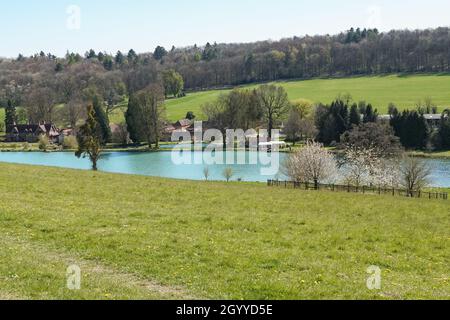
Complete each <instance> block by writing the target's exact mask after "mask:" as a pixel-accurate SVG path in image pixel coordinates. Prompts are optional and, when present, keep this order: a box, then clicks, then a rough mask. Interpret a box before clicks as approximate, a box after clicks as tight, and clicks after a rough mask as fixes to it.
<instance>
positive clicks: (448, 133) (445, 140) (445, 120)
mask: <svg viewBox="0 0 450 320" xmlns="http://www.w3.org/2000/svg"><path fill="white" fill-rule="evenodd" d="M439 138H440V143H441V148H443V149H447V150H448V149H450V109H447V110H445V111H444V113H443V114H442V120H441V124H440V126H439Z"/></svg>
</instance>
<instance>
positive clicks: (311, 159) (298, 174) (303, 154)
mask: <svg viewBox="0 0 450 320" xmlns="http://www.w3.org/2000/svg"><path fill="white" fill-rule="evenodd" d="M284 171H285V173H286V175H287V176H289V177H290V178H291V179H292V180H293V181H297V182H312V183H314V186H315V188H316V189H318V187H319V183H323V182H332V181H334V179H335V178H336V176H337V171H338V169H337V162H336V159H335V157H334V155H333V154H332V153H331V152H330V151H328V150H327V149H325V148H324V147H323V145H322V144H320V143H317V142H314V141H309V142H307V143H306V146H305V147H304V148H302V149H301V150H300V151H298V152H296V153H294V154H292V155H290V156H289V157H288V159H287V160H286V161H285V163H284Z"/></svg>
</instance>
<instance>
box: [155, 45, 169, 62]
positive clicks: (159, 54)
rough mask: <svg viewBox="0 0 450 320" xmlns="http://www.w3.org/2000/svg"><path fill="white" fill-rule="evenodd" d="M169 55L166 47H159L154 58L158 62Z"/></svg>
mask: <svg viewBox="0 0 450 320" xmlns="http://www.w3.org/2000/svg"><path fill="white" fill-rule="evenodd" d="M166 55H167V50H166V49H165V48H164V47H161V46H157V47H156V49H155V52H154V53H153V57H154V58H155V59H156V60H162V58H164V57H165V56H166Z"/></svg>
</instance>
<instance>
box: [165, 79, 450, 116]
mask: <svg viewBox="0 0 450 320" xmlns="http://www.w3.org/2000/svg"><path fill="white" fill-rule="evenodd" d="M276 84H278V85H281V86H283V87H284V88H285V89H286V91H287V92H288V94H289V99H291V100H296V99H300V98H303V99H308V100H311V101H313V102H322V103H330V102H331V101H332V100H333V99H335V98H336V97H337V96H338V95H339V94H346V93H349V94H350V95H351V96H352V97H353V100H354V101H355V102H358V101H361V100H364V101H367V102H370V103H372V105H374V107H376V108H378V110H379V112H380V113H386V112H387V109H388V105H389V103H390V102H392V103H394V104H396V105H397V106H398V107H399V108H400V109H406V108H410V109H411V108H415V106H416V104H417V102H418V101H419V100H422V101H424V100H425V98H427V97H430V98H432V100H433V102H434V103H435V104H437V105H438V106H439V110H443V109H445V108H446V107H450V74H442V75H441V74H436V75H407V76H403V75H389V76H370V77H367V76H365V77H352V78H342V79H315V80H304V81H285V82H276ZM245 87H248V88H252V87H256V85H250V86H245ZM227 91H228V90H210V91H201V92H194V93H189V94H188V95H187V96H186V97H184V98H179V99H173V100H168V101H167V102H166V106H167V115H168V117H169V119H170V120H177V119H181V118H184V117H185V116H186V113H187V112H188V111H193V112H194V113H195V114H196V115H197V116H198V117H200V118H202V117H203V116H202V113H201V106H202V105H203V104H205V103H206V102H208V101H213V100H214V99H216V98H217V97H218V96H219V95H220V94H222V93H226V92H227Z"/></svg>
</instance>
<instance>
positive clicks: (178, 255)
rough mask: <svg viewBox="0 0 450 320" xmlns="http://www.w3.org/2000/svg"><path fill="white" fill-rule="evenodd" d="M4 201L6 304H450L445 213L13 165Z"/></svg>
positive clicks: (2, 284) (0, 256)
mask: <svg viewBox="0 0 450 320" xmlns="http://www.w3.org/2000/svg"><path fill="white" fill-rule="evenodd" d="M0 193H1V197H2V200H1V201H0V246H1V248H2V249H1V250H0V299H17V298H29V299H129V298H134V299H170V298H175V299H178V298H194V299H204V298H212V299H325V298H331V299H340V298H345V299H415V298H435V299H448V298H450V286H449V281H450V279H449V272H450V269H449V265H448V261H449V258H450V243H449V242H450V237H449V236H450V235H449V233H448V231H449V230H450V222H449V221H450V219H449V212H450V210H449V209H450V203H449V202H446V201H433V200H432V201H429V200H423V199H422V200H413V199H406V198H399V197H396V198H393V197H389V196H370V195H367V196H364V195H357V194H347V193H328V192H314V191H300V190H285V189H275V188H268V187H266V186H265V185H264V184H251V183H250V184H248V183H229V184H227V183H219V182H208V183H207V182H193V181H177V180H167V179H159V178H151V177H140V176H127V175H117V174H106V173H93V172H90V171H76V170H66V169H57V168H45V167H33V166H22V165H10V164H0ZM69 265H77V266H79V267H80V268H81V272H82V273H81V274H82V280H81V290H78V291H70V290H68V289H67V288H66V280H67V279H66V269H67V267H68V266H69ZM371 265H375V266H378V267H379V268H381V271H382V287H381V290H379V291H376V290H375V291H370V290H368V288H367V287H366V280H367V278H368V277H369V275H368V274H367V268H368V267H369V266H371Z"/></svg>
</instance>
